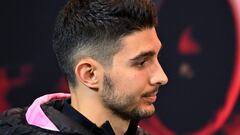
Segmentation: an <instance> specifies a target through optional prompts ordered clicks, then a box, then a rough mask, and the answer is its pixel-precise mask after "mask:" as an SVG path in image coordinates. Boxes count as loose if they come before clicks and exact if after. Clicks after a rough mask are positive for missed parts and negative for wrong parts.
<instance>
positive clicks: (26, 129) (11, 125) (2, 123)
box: [0, 108, 55, 135]
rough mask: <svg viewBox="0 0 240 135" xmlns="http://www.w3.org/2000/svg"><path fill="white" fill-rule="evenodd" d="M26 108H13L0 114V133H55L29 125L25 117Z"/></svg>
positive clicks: (21, 134) (24, 134)
mask: <svg viewBox="0 0 240 135" xmlns="http://www.w3.org/2000/svg"><path fill="white" fill-rule="evenodd" d="M26 111H27V108H13V109H9V110H6V111H5V112H3V113H1V114H0V135H2V134H4V135H36V134H42V133H46V135H47V134H51V135H53V134H55V133H54V132H51V131H46V130H44V129H41V128H39V127H36V126H32V125H29V124H28V123H27V121H26V118H25V113H26Z"/></svg>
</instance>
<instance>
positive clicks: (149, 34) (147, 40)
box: [116, 28, 161, 58]
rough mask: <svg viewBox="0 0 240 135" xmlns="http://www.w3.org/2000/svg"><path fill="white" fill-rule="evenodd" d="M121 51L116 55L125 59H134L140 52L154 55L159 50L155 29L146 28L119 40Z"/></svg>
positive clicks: (159, 43)
mask: <svg viewBox="0 0 240 135" xmlns="http://www.w3.org/2000/svg"><path fill="white" fill-rule="evenodd" d="M121 45H122V47H121V48H122V49H121V50H120V51H119V52H118V53H117V54H116V55H118V56H120V55H123V56H124V57H125V58H128V57H130V58H131V57H134V56H136V55H138V54H139V53H142V52H148V51H152V52H155V53H156V54H157V53H158V51H159V49H160V48H161V42H160V41H159V38H158V36H157V33H156V30H155V28H148V29H144V30H142V31H137V32H135V33H132V34H130V35H128V36H125V37H124V38H122V40H121Z"/></svg>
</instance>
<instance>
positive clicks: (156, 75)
mask: <svg viewBox="0 0 240 135" xmlns="http://www.w3.org/2000/svg"><path fill="white" fill-rule="evenodd" d="M167 82H168V77H167V75H166V74H165V72H164V71H163V69H162V67H161V65H160V64H159V63H158V62H157V64H156V68H155V70H154V71H153V72H152V77H151V79H150V83H151V84H152V85H156V84H157V85H165V84H167Z"/></svg>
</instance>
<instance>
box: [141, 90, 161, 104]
mask: <svg viewBox="0 0 240 135" xmlns="http://www.w3.org/2000/svg"><path fill="white" fill-rule="evenodd" d="M157 93H158V89H156V90H154V91H153V92H150V93H146V94H144V96H143V97H142V98H143V100H145V101H147V102H149V103H154V102H155V101H156V100H157Z"/></svg>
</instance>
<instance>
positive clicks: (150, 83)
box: [70, 28, 168, 134]
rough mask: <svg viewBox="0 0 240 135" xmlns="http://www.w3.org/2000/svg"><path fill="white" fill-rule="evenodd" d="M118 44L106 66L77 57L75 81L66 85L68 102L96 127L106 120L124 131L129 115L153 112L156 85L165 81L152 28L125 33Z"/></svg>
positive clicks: (148, 114) (146, 115)
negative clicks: (119, 45) (118, 49)
mask: <svg viewBox="0 0 240 135" xmlns="http://www.w3.org/2000/svg"><path fill="white" fill-rule="evenodd" d="M121 45H122V49H121V50H120V51H119V52H117V53H116V54H115V55H114V56H113V61H112V65H111V66H109V67H106V66H103V65H101V64H100V63H99V62H97V61H95V60H93V59H91V58H85V59H81V60H79V62H78V64H77V65H76V67H75V75H76V79H77V82H78V84H77V87H74V88H70V91H71V94H72V97H71V100H72V102H71V105H72V106H73V107H74V108H75V109H76V110H78V111H79V112H81V113H82V114H83V115H84V116H85V117H87V118H88V119H89V120H90V121H92V122H93V123H95V124H96V125H97V126H99V127H100V126H101V125H102V124H103V123H104V122H105V121H107V120H108V121H109V122H110V124H111V126H112V127H113V129H114V131H115V133H116V134H124V132H125V131H126V130H127V128H128V125H129V122H130V120H131V119H141V118H146V117H149V116H151V115H152V114H153V113H154V112H155V108H154V105H153V103H154V102H155V101H156V95H157V92H158V88H159V87H160V86H161V85H165V84H166V83H167V81H168V78H167V76H166V74H165V73H164V71H163V69H162V67H161V66H160V64H159V61H158V58H157V56H158V53H159V51H160V48H161V43H160V41H159V39H158V37H157V34H156V31H155V28H147V29H144V30H142V31H138V32H134V33H132V34H130V35H127V36H125V37H123V38H122V40H121ZM99 116H101V117H99Z"/></svg>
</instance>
